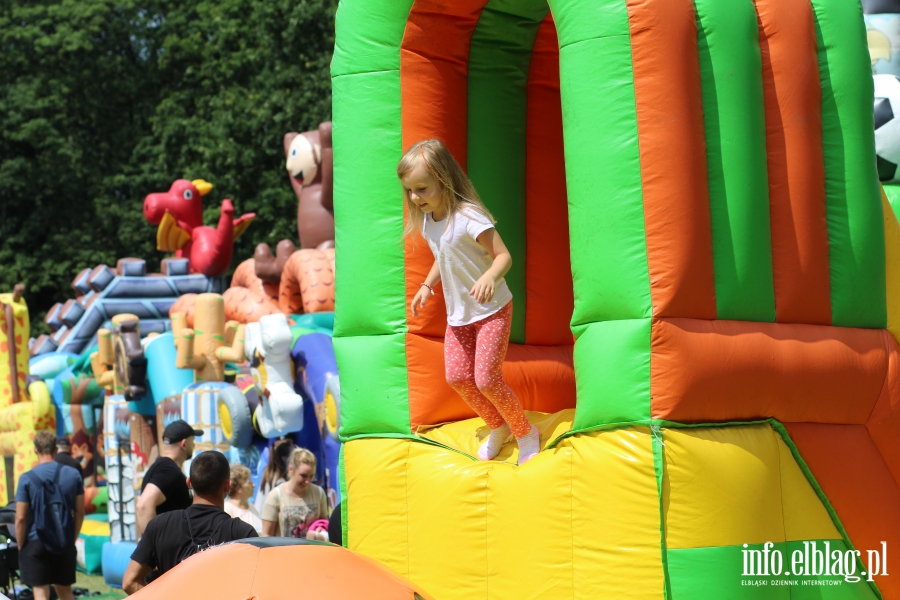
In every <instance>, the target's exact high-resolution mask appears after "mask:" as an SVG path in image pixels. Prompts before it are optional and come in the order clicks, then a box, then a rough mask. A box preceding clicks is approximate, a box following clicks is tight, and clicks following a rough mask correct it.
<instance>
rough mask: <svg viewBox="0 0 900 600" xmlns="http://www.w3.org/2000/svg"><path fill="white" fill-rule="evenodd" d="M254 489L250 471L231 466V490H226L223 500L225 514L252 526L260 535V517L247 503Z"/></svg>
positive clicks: (243, 467) (239, 466)
mask: <svg viewBox="0 0 900 600" xmlns="http://www.w3.org/2000/svg"><path fill="white" fill-rule="evenodd" d="M255 487H256V486H255V485H253V481H251V479H250V469H248V468H247V467H245V466H244V465H231V489H229V490H228V498H226V499H225V512H227V513H228V514H229V515H231V516H232V517H234V518H236V519H240V520H241V521H243V522H244V523H247V524H248V525H252V526H253V528H254V529H256V532H257V533H261V532H262V517H261V516H260V515H259V512H257V510H256V508H255V507H254V506H253V505H251V504H250V503H249V500H250V498H252V497H253V489H254V488H255Z"/></svg>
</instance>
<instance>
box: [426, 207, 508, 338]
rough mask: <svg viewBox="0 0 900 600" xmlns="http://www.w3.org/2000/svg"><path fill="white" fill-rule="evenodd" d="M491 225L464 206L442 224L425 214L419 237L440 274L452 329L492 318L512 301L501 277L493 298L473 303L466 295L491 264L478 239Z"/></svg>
mask: <svg viewBox="0 0 900 600" xmlns="http://www.w3.org/2000/svg"><path fill="white" fill-rule="evenodd" d="M493 227H494V226H493V225H492V224H491V222H490V221H489V220H488V218H487V217H485V216H484V215H482V214H481V213H480V212H478V210H477V209H474V208H468V207H463V208H460V209H459V210H457V211H456V212H455V213H454V214H452V215H450V216H448V217H445V218H444V219H443V220H442V221H435V220H434V219H433V218H432V217H431V214H426V215H425V223H424V225H423V227H422V236H423V237H424V238H425V241H427V242H428V247H429V248H431V252H432V254H434V259H435V261H437V264H438V268H439V269H440V271H441V282H442V283H443V285H444V302H445V303H446V305H447V323H449V324H450V325H453V326H454V327H459V326H461V325H470V324H471V323H474V322H476V321H480V320H482V319H484V318H486V317H489V316H491V315H492V314H494V313H495V312H497V311H499V310H500V309H501V308H503V307H504V306H506V305H507V304H508V303H509V302H510V300H512V294H511V293H510V291H509V288H508V287H507V285H506V280H505V279H503V278H502V277H501V278H500V280H499V281H498V282H497V283H495V284H494V298H493V299H492V300H491V301H489V302H487V303H485V304H480V303H478V302H476V300H475V298H473V297H472V296H470V295H469V290H471V289H472V286H474V285H475V282H476V281H478V279H480V278H481V276H482V275H484V274H485V272H486V271H487V270H488V269H489V268H490V266H491V264H493V262H494V261H493V259H492V258H491V255H490V254H488V251H487V250H485V249H484V246H482V245H481V244H479V243H478V236H479V235H481V234H482V233H484V232H485V231H487V230H488V229H492V228H493Z"/></svg>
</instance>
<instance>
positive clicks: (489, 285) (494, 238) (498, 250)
mask: <svg viewBox="0 0 900 600" xmlns="http://www.w3.org/2000/svg"><path fill="white" fill-rule="evenodd" d="M478 243H479V244H481V245H482V246H484V249H485V250H487V251H488V254H490V255H491V258H493V259H494V262H493V264H492V265H491V266H490V268H489V269H488V270H487V271H485V272H484V275H482V276H481V277H480V278H479V279H478V281H476V282H475V285H474V286H472V289H471V290H469V295H470V296H474V298H475V301H476V302H480V303H482V304H483V303H485V302H490V301H491V300H492V299H493V297H494V284H495V283H497V280H498V279H500V278H501V277H503V276H504V275H506V274H507V273H508V272H509V269H510V267H512V255H511V254H510V253H509V250H508V249H507V248H506V244H504V243H503V240H502V239H500V234H499V233H497V230H496V229H494V228H491V229H488V230H487V231H484V232H482V233H481V235H479V236H478Z"/></svg>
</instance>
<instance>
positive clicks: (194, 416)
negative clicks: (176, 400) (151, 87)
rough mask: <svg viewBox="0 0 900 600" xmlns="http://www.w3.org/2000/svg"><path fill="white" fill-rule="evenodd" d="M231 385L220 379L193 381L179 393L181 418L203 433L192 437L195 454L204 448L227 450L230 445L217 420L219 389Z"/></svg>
mask: <svg viewBox="0 0 900 600" xmlns="http://www.w3.org/2000/svg"><path fill="white" fill-rule="evenodd" d="M229 386H231V384H230V383H223V382H221V381H205V382H200V383H193V384H191V385H189V386H188V387H186V388H185V389H184V392H183V393H182V395H181V418H182V419H184V420H185V421H187V423H188V424H189V425H190V426H191V427H194V428H196V429H202V430H203V435H201V436H199V437H197V438H195V439H194V450H195V454H196V453H200V452H203V451H204V450H219V451H220V452H226V453H227V452H228V450H229V449H230V448H231V446H230V445H229V444H228V440H227V439H226V438H225V436H224V435H223V434H222V425H221V423H220V421H219V408H218V397H219V396H218V395H219V390H221V389H223V388H226V387H229Z"/></svg>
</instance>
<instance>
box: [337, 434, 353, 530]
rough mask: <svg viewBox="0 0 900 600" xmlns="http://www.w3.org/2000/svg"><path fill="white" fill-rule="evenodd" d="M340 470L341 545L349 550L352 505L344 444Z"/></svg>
mask: <svg viewBox="0 0 900 600" xmlns="http://www.w3.org/2000/svg"><path fill="white" fill-rule="evenodd" d="M338 470H339V471H340V481H339V482H338V483H340V485H341V545H342V546H343V547H344V548H349V547H350V542H349V540H348V535H347V533H348V532H349V527H348V526H347V525H348V521H349V515H350V511H349V510H348V509H349V507H350V503H349V502H348V500H349V498H347V470H346V469H345V468H344V445H343V444H341V452H340V454H339V455H338Z"/></svg>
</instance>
